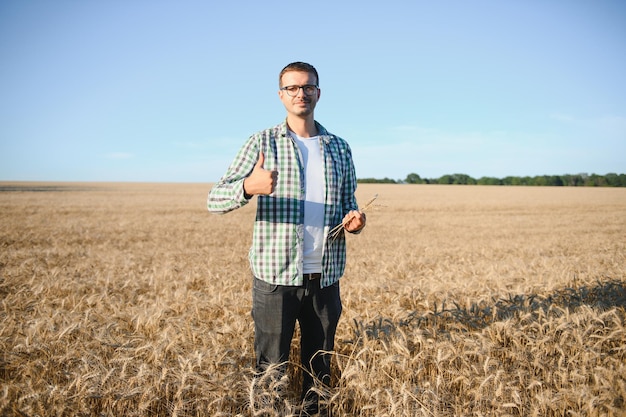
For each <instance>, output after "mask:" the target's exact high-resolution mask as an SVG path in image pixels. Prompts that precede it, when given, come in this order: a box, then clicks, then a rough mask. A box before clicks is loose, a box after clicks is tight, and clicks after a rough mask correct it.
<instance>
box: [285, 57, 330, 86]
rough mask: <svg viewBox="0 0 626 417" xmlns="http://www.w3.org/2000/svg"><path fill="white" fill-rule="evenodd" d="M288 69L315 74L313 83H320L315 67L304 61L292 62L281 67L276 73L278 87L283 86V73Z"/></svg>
mask: <svg viewBox="0 0 626 417" xmlns="http://www.w3.org/2000/svg"><path fill="white" fill-rule="evenodd" d="M289 71H301V72H309V73H311V74H313V75H315V80H316V81H315V85H317V86H319V85H320V77H319V75H317V70H316V69H315V67H314V66H313V65H311V64H307V63H306V62H292V63H291V64H289V65H287V66H286V67H285V68H283V70H282V71H281V72H280V74H279V75H278V87H279V88H282V87H283V74H285V73H286V72H289Z"/></svg>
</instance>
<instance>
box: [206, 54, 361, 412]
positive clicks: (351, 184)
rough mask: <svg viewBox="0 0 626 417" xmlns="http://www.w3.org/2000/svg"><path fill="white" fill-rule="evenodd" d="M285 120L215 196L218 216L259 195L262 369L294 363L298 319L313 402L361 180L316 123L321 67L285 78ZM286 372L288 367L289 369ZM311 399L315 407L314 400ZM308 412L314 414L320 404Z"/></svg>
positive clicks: (256, 263) (255, 252) (291, 71)
mask: <svg viewBox="0 0 626 417" xmlns="http://www.w3.org/2000/svg"><path fill="white" fill-rule="evenodd" d="M278 96H279V98H280V100H281V101H282V103H283V105H284V106H285V109H286V111H287V119H286V121H285V122H283V123H281V124H279V125H277V126H274V127H272V128H270V129H266V130H263V131H261V132H258V133H256V134H254V135H252V136H251V137H250V138H249V139H248V141H247V142H246V143H245V144H244V146H243V147H242V148H241V150H240V151H239V153H238V154H237V156H236V157H235V159H234V161H233V162H232V163H231V165H230V167H229V168H228V170H227V171H226V173H225V174H224V176H223V177H222V178H221V179H220V180H219V182H217V183H216V184H215V186H214V187H213V188H212V189H211V191H210V192H209V197H208V202H207V207H208V209H209V211H211V212H215V213H226V212H229V211H231V210H234V209H237V208H239V207H241V206H243V205H245V204H246V203H248V202H249V201H250V199H251V198H252V197H253V196H254V195H258V200H257V215H256V220H255V223H254V233H253V242H252V247H251V249H250V253H249V258H250V266H251V269H252V273H253V275H254V282H253V290H252V316H253V318H254V325H255V327H254V329H255V341H254V347H255V353H256V364H257V370H258V371H261V372H262V371H263V370H265V369H267V367H268V365H270V364H283V365H284V363H285V362H286V361H287V360H288V359H289V350H290V344H291V339H292V337H293V334H294V329H295V323H296V321H298V322H299V324H300V333H301V341H300V342H301V352H302V354H301V361H302V365H303V367H304V369H306V370H307V371H308V372H305V373H304V378H303V379H304V380H303V387H302V398H303V399H304V400H305V402H308V403H311V402H316V401H317V400H316V397H315V394H314V392H313V391H311V390H310V388H311V387H312V386H313V381H314V380H313V376H314V377H315V378H317V379H319V380H320V381H322V382H323V383H324V384H329V383H330V357H329V356H328V355H327V354H325V353H324V352H329V351H332V350H333V348H334V339H335V331H336V329H337V323H338V321H339V316H340V315H341V309H342V306H341V299H340V294H339V278H340V277H341V276H342V275H343V272H344V269H345V262H346V243H345V236H344V234H343V233H341V234H340V235H339V236H336V237H329V232H330V230H331V229H333V227H335V226H337V225H339V224H343V229H344V230H345V231H348V232H350V233H358V232H360V231H361V230H362V229H363V227H364V226H365V215H364V214H362V213H360V212H359V211H358V206H357V202H356V198H355V196H354V192H355V190H356V176H355V171H354V165H353V162H352V154H351V150H350V147H349V146H348V144H347V143H346V142H345V141H344V140H343V139H341V138H339V137H337V136H335V135H333V134H331V133H329V132H328V131H327V130H326V129H325V128H324V127H323V126H322V125H320V124H319V123H317V122H316V121H315V118H314V110H315V106H316V104H317V102H318V100H319V98H320V89H319V77H318V74H317V71H316V69H315V68H314V67H313V66H312V65H310V64H306V63H303V62H294V63H291V64H289V65H287V66H286V67H285V68H283V70H282V71H281V72H280V74H279V91H278ZM283 369H284V368H283ZM311 399H313V400H314V401H309V400H311ZM308 411H312V412H316V405H313V406H312V408H311V409H310V410H308Z"/></svg>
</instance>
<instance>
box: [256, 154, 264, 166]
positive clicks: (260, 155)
mask: <svg viewBox="0 0 626 417" xmlns="http://www.w3.org/2000/svg"><path fill="white" fill-rule="evenodd" d="M264 163H265V155H264V154H263V152H261V153H259V160H258V161H257V162H256V165H255V166H254V167H255V168H263V164H264Z"/></svg>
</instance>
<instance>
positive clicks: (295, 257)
mask: <svg viewBox="0 0 626 417" xmlns="http://www.w3.org/2000/svg"><path fill="white" fill-rule="evenodd" d="M315 123H316V126H317V129H318V132H319V143H320V148H321V152H322V158H323V160H324V181H325V188H326V189H325V195H326V197H325V205H324V206H325V209H324V249H323V256H322V271H321V272H322V281H321V286H322V287H328V286H330V285H332V284H334V283H335V282H337V281H338V280H339V278H341V276H342V275H343V273H344V270H345V265H346V241H345V236H344V234H343V233H341V234H340V235H339V236H338V237H337V238H336V239H335V240H331V239H329V238H328V233H329V231H330V230H331V229H332V228H333V227H334V226H336V225H338V224H340V223H341V222H342V220H343V217H344V216H345V215H346V213H348V211H350V210H358V206H357V202H356V198H355V196H354V192H355V190H356V175H355V171H354V165H353V162H352V152H351V150H350V146H349V145H348V143H347V142H346V141H344V140H343V139H341V138H339V137H337V136H335V135H333V134H331V133H329V132H328V131H327V130H326V129H325V128H324V127H323V126H322V125H320V124H319V123H317V122H315ZM261 151H262V152H263V153H264V155H265V163H264V164H263V168H264V169H267V170H276V171H278V178H277V183H276V185H275V188H274V192H273V193H272V194H271V195H259V196H258V201H257V214H256V220H255V222H254V233H253V238H252V247H251V248H250V253H249V259H250V267H251V269H252V273H253V274H254V276H256V277H257V278H259V279H261V280H263V281H266V282H269V283H272V284H279V285H302V284H303V277H302V269H303V259H304V198H305V184H304V180H305V179H304V167H303V164H302V158H301V155H300V151H299V149H298V145H297V144H296V143H294V141H293V139H292V138H291V136H290V135H289V133H288V132H287V123H286V122H283V123H281V124H279V125H277V126H274V127H273V128H270V129H267V130H263V131H261V132H258V133H256V134H254V135H252V136H251V137H250V138H249V139H248V141H247V142H246V143H245V144H244V146H243V147H242V148H241V150H240V151H239V153H238V154H237V156H236V157H235V159H234V161H233V162H232V163H231V165H230V167H229V168H228V170H227V171H226V173H225V174H224V176H222V178H221V179H220V180H219V181H218V182H217V183H216V184H215V185H214V186H213V188H212V189H211V191H210V192H209V196H208V200H207V208H208V209H209V211H210V212H213V213H227V212H229V211H232V210H235V209H237V208H239V207H242V206H243V205H245V204H247V203H248V201H249V200H248V199H247V198H246V197H245V196H244V190H243V181H244V179H245V178H246V177H247V176H248V175H250V173H251V172H252V170H253V168H254V165H255V164H256V162H257V161H258V158H259V153H260V152H261Z"/></svg>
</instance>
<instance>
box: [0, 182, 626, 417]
mask: <svg viewBox="0 0 626 417" xmlns="http://www.w3.org/2000/svg"><path fill="white" fill-rule="evenodd" d="M1 185H2V186H1V187H0V190H3V191H1V192H0V209H1V211H0V248H1V251H0V300H1V304H0V319H1V321H2V326H1V327H0V415H7V416H11V415H15V416H33V417H34V416H76V415H81V416H207V415H211V416H246V417H247V416H261V415H265V416H270V415H274V416H280V415H298V413H299V411H298V410H299V408H298V405H299V404H298V401H297V399H298V393H297V390H296V388H295V387H296V386H297V383H298V381H299V380H300V378H301V372H302V370H301V369H300V366H298V365H297V364H296V362H298V357H299V347H298V344H297V343H295V342H294V344H293V345H292V350H291V353H292V359H293V363H290V364H289V365H288V373H287V377H286V378H285V379H279V380H276V379H272V378H270V376H271V375H267V376H265V378H266V379H263V378H258V377H257V376H256V375H255V374H254V353H253V351H252V341H253V326H252V320H251V317H250V307H251V301H250V291H251V288H250V286H251V276H250V272H249V269H248V264H247V252H248V247H249V244H250V240H251V233H252V228H251V226H252V222H253V220H254V215H255V212H254V208H255V206H254V202H253V203H252V204H250V205H248V206H246V207H244V208H242V209H240V210H238V211H236V212H233V213H230V214H228V215H225V216H215V215H210V214H208V213H207V212H206V209H205V197H206V194H207V192H208V190H209V188H210V185H208V184H191V185H189V184H187V185H184V184H52V183H48V184H29V183H5V184H1ZM374 194H379V198H378V200H377V202H378V203H380V204H381V205H383V206H384V209H380V210H377V209H374V210H371V212H370V213H368V226H367V228H366V229H365V230H364V231H363V233H361V234H360V235H358V236H352V235H348V236H347V237H346V238H347V240H348V251H349V253H348V265H347V269H346V275H345V277H344V278H343V279H342V281H341V285H342V300H343V304H344V313H343V316H342V319H341V321H340V324H339V329H338V331H337V343H336V351H335V352H334V353H333V358H334V365H335V369H336V370H337V372H336V374H335V375H334V378H333V381H332V385H333V388H332V389H331V390H330V391H329V392H328V393H327V395H328V397H329V403H330V407H331V409H332V411H333V412H334V415H337V416H377V417H380V416H428V417H433V416H434V417H441V416H461V415H477V416H507V415H508V416H563V415H571V416H576V415H579V416H595V415H598V416H620V415H624V413H626V403H625V401H626V345H625V343H624V341H625V340H626V328H625V324H624V321H625V318H626V314H625V310H626V287H625V283H626V269H625V268H626V267H625V266H626V190H624V189H610V188H548V187H546V188H541V187H537V188H530V187H479V186H435V185H378V184H364V185H360V186H359V189H358V192H357V197H359V200H361V201H365V200H367V199H368V197H369V196H372V195H374ZM296 337H297V336H296ZM318 388H319V389H322V387H321V386H320V387H318Z"/></svg>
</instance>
